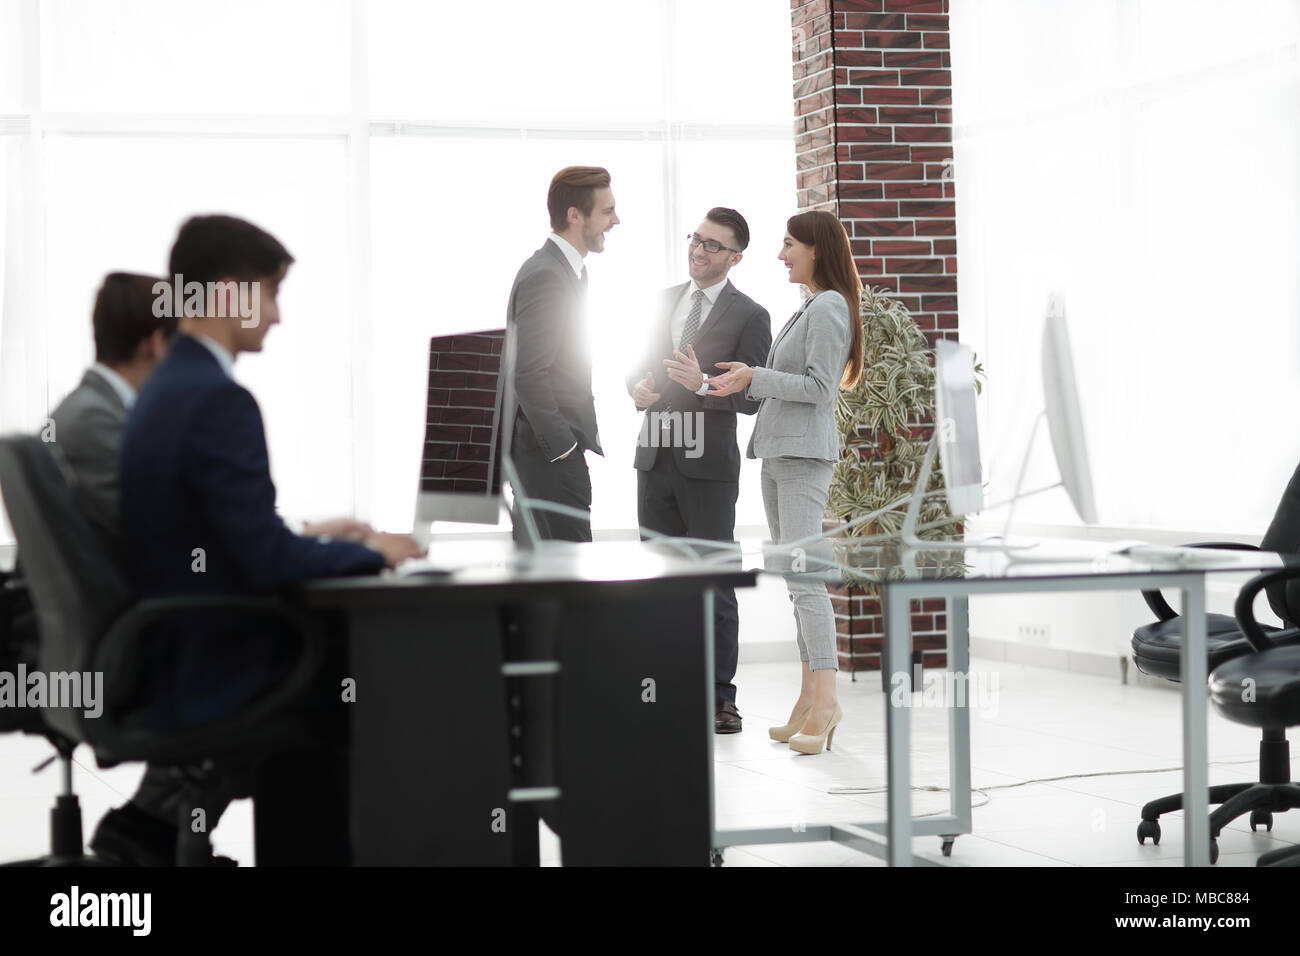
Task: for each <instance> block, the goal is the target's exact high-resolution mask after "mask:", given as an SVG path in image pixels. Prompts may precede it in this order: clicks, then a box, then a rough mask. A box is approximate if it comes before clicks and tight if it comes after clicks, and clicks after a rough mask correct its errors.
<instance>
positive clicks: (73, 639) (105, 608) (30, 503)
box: [0, 436, 325, 866]
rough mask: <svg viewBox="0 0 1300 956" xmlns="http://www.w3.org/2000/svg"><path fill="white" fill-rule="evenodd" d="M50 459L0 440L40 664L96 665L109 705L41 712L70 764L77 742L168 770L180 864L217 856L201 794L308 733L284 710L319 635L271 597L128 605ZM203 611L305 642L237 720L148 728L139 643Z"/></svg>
mask: <svg viewBox="0 0 1300 956" xmlns="http://www.w3.org/2000/svg"><path fill="white" fill-rule="evenodd" d="M57 455H58V453H57V452H56V451H54V450H53V449H51V447H50V446H49V445H47V444H46V443H44V442H42V441H40V440H39V439H37V438H34V437H28V436H10V437H6V438H2V439H0V492H3V496H4V503H5V508H6V510H7V511H8V514H9V520H10V524H11V525H12V527H13V529H14V534H15V536H16V538H17V541H18V549H19V553H20V554H21V560H22V566H23V577H24V580H25V581H26V584H27V586H28V588H29V589H30V593H31V600H32V603H33V605H34V607H35V609H36V614H37V620H38V631H39V638H38V654H37V658H38V666H39V668H40V670H42V671H44V672H46V673H52V672H63V673H71V672H87V671H89V672H102V673H103V675H104V682H103V687H104V696H105V698H106V700H105V701H104V704H103V712H102V714H101V715H100V716H99V717H97V718H93V719H92V718H87V717H86V716H85V714H84V710H83V709H82V708H54V707H47V708H44V709H43V710H42V711H41V716H42V719H43V720H44V722H45V724H46V726H47V727H48V728H49V729H50V730H51V731H52V732H54V733H55V734H57V735H59V736H60V737H61V738H62V739H63V740H65V741H66V742H67V744H68V747H67V754H66V757H65V761H66V763H65V765H66V766H67V767H69V768H70V761H71V749H72V748H74V747H75V746H76V745H77V744H79V743H86V744H89V745H90V746H91V748H92V749H93V751H94V754H95V759H96V762H97V763H98V764H99V766H101V767H109V766H114V765H116V764H119V763H123V762H128V761H145V762H148V763H150V764H153V765H156V766H161V767H169V768H172V769H173V771H174V772H175V773H176V774H177V776H178V780H179V781H180V782H181V785H182V787H183V799H182V801H181V807H180V812H179V817H178V832H179V838H178V843H177V863H178V865H183V866H201V865H206V864H208V863H210V862H211V861H212V859H213V857H212V847H211V842H210V840H209V837H208V833H207V832H206V829H202V830H200V831H199V832H195V829H194V827H192V826H191V825H190V823H191V820H192V819H194V811H195V810H196V809H198V808H203V807H205V806H206V803H207V799H206V797H207V795H208V794H210V793H211V792H214V791H218V790H220V791H223V792H224V793H226V794H227V795H229V796H231V797H236V796H247V795H249V793H250V776H251V774H252V772H253V769H254V768H255V767H256V765H257V764H258V762H259V761H261V760H264V759H267V758H268V756H270V755H272V754H274V753H276V752H277V751H281V750H285V749H290V748H293V747H295V746H300V745H301V744H302V743H303V742H304V741H311V740H312V739H313V736H314V734H313V726H312V723H311V721H310V720H309V718H307V717H304V716H300V715H296V714H292V713H286V711H287V710H289V708H290V707H291V705H292V704H293V703H294V702H295V701H296V700H297V699H298V698H299V697H300V696H301V694H302V692H303V690H304V689H305V688H306V687H307V685H308V684H309V683H310V682H311V680H312V679H313V677H314V676H315V675H316V674H317V673H318V671H319V669H320V665H321V663H322V662H323V660H324V657H325V642H324V635H323V634H322V633H321V631H320V629H319V628H318V627H317V626H316V624H315V622H314V621H312V620H311V619H310V618H309V617H307V616H306V615H303V614H301V613H299V612H297V611H295V610H294V609H292V608H290V607H289V606H287V605H285V604H283V603H282V602H280V601H277V600H274V599H271V598H260V597H244V596H220V595H213V596H203V597H183V598H157V599H150V600H145V601H140V602H139V603H133V601H132V595H131V591H130V589H129V587H128V585H127V582H126V580H125V578H124V577H123V576H122V573H121V570H120V568H119V566H118V564H117V563H116V561H115V560H114V558H113V556H112V555H111V554H110V552H109V550H108V548H107V547H106V545H105V543H104V542H103V540H102V539H101V538H100V537H99V535H97V534H96V533H95V532H94V530H93V527H92V526H91V524H90V522H89V521H88V520H87V519H86V518H85V517H84V515H83V514H82V512H81V510H80V509H79V508H78V507H77V506H76V502H75V499H74V495H73V488H72V483H73V480H72V479H71V477H70V475H69V474H68V473H67V471H66V470H65V469H64V468H63V467H62V465H61V463H60V461H59V459H58V457H57ZM202 610H233V611H239V612H248V613H250V614H259V615H269V616H273V617H276V618H278V619H280V620H281V621H283V622H284V623H286V624H287V625H289V627H288V633H290V634H293V635H294V636H296V637H297V638H298V639H299V640H300V642H301V651H300V653H299V655H298V657H297V659H296V663H295V666H294V668H293V670H292V671H291V673H290V674H289V675H288V676H287V677H286V679H285V680H284V682H283V683H282V684H280V685H279V686H277V687H276V688H274V689H273V690H271V691H269V692H268V693H267V694H265V695H264V696H263V697H261V698H259V699H258V700H256V701H255V702H253V704H251V705H250V706H248V707H247V708H246V709H245V710H243V711H242V712H241V713H239V714H237V715H236V716H234V717H231V718H228V719H223V720H220V721H213V722H210V723H205V724H202V725H200V726H197V727H191V728H186V729H183V730H177V731H167V732H160V731H158V730H155V729H152V728H150V727H149V726H148V725H147V722H146V720H145V716H144V712H143V709H142V708H141V705H140V702H139V701H138V700H137V689H138V683H139V676H140V673H141V670H142V668H141V666H140V662H141V658H142V648H141V644H142V640H141V638H142V637H143V635H144V632H145V631H146V629H148V627H149V626H150V625H152V624H154V623H156V622H158V621H160V620H162V619H164V618H166V617H169V616H173V615H177V614H180V613H185V612H194V611H202ZM60 753H61V756H62V755H63V754H62V750H61V751H60ZM68 774H69V775H70V770H69V771H68ZM60 799H62V798H60ZM73 800H74V801H75V797H73ZM80 829H81V828H80V811H79V810H78V811H77V826H76V834H75V838H76V839H75V847H74V846H73V845H72V840H71V839H70V838H69V839H65V841H64V843H63V845H61V846H56V847H55V855H56V857H57V858H58V859H60V860H68V859H74V858H79V857H80V856H81V833H80Z"/></svg>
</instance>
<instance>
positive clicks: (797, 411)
mask: <svg viewBox="0 0 1300 956" xmlns="http://www.w3.org/2000/svg"><path fill="white" fill-rule="evenodd" d="M851 341H852V340H851V331H850V327H849V307H848V304H847V303H846V302H845V301H844V296H842V295H840V294H839V293H838V292H836V291H835V290H834V289H823V290H822V291H821V292H818V293H817V294H816V295H814V296H813V297H812V298H810V299H809V300H808V301H807V302H805V303H804V305H803V308H801V309H800V310H799V311H798V312H796V313H795V314H794V315H793V316H792V317H791V319H790V321H789V322H787V323H786V324H785V328H783V329H782V330H781V331H780V333H779V334H778V335H777V337H776V339H775V341H773V342H772V350H771V351H770V352H769V353H768V355H767V362H766V367H765V368H755V369H754V378H753V380H752V381H751V382H750V383H749V389H748V390H747V392H746V394H747V395H748V397H749V398H751V399H756V400H758V399H761V400H762V403H763V404H762V405H760V406H759V409H758V420H757V421H756V422H755V423H754V434H753V435H752V436H750V439H749V450H748V451H747V452H746V454H747V455H748V456H749V457H750V458H781V457H791V458H821V459H823V460H826V461H838V460H839V458H840V432H839V429H838V428H837V427H836V425H835V397H836V396H837V395H838V394H839V389H840V378H841V377H843V375H844V366H845V365H846V364H847V363H848V360H849V345H850V343H851Z"/></svg>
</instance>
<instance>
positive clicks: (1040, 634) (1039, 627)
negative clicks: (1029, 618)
mask: <svg viewBox="0 0 1300 956" xmlns="http://www.w3.org/2000/svg"><path fill="white" fill-rule="evenodd" d="M1016 636H1017V638H1018V639H1019V640H1020V641H1021V642H1022V643H1025V644H1046V643H1048V642H1049V641H1050V640H1051V638H1052V628H1051V625H1049V624H1021V625H1020V627H1019V628H1017V629H1016Z"/></svg>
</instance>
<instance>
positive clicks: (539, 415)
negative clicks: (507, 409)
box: [506, 239, 603, 459]
mask: <svg viewBox="0 0 1300 956" xmlns="http://www.w3.org/2000/svg"><path fill="white" fill-rule="evenodd" d="M586 296H587V291H586V287H585V286H584V285H583V283H582V282H580V281H579V279H578V277H577V276H575V275H574V274H573V269H571V268H570V267H569V262H568V260H567V259H565V258H564V253H563V252H561V251H560V249H559V247H558V246H557V245H556V244H555V243H553V242H551V241H550V240H549V239H548V240H547V241H546V242H544V243H543V244H542V248H540V249H538V250H537V251H536V252H534V253H533V254H532V256H531V257H529V259H528V260H527V261H526V262H525V263H524V264H523V265H522V266H521V267H520V268H519V273H518V274H517V275H516V276H515V284H514V286H513V287H512V288H511V290H510V301H509V304H508V305H507V307H506V325H507V327H508V328H511V329H513V330H514V332H515V380H514V389H515V408H514V409H513V410H512V414H514V415H515V432H514V441H515V447H516V448H519V449H523V450H528V451H537V450H540V451H541V453H542V454H543V455H544V456H545V457H546V458H548V459H555V458H556V457H558V456H560V455H563V454H564V453H565V452H566V451H568V450H569V448H570V447H572V446H573V443H574V442H577V443H578V452H577V454H578V457H579V458H581V457H582V450H583V449H586V448H590V449H591V450H592V451H594V452H596V453H597V454H603V452H601V449H600V437H599V435H598V434H597V431H596V404H595V399H594V398H593V396H592V394H591V357H590V356H589V355H588V354H587V348H586V331H585V329H584V328H583V325H582V310H583V307H584V304H585V301H586Z"/></svg>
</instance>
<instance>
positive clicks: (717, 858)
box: [709, 850, 722, 866]
mask: <svg viewBox="0 0 1300 956" xmlns="http://www.w3.org/2000/svg"><path fill="white" fill-rule="evenodd" d="M709 866H722V851H721V850H710V851H709Z"/></svg>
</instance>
